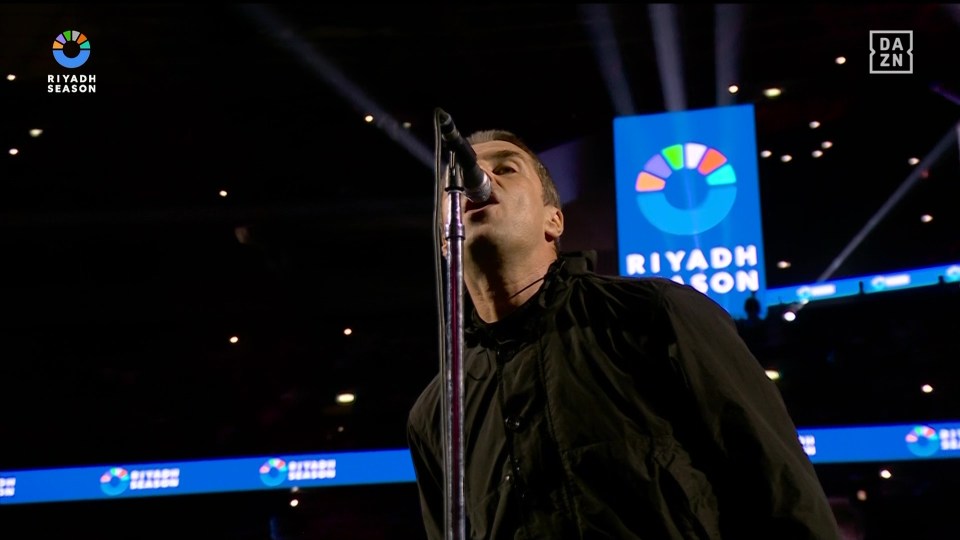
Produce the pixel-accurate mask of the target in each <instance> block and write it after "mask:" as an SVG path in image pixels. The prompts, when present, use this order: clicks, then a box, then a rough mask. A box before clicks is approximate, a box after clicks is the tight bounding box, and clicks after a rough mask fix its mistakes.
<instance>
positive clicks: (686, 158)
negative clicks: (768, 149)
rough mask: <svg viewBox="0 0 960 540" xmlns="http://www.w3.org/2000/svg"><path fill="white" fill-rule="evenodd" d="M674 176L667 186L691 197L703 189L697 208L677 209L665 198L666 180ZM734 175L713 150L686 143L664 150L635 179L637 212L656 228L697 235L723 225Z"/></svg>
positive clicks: (734, 192) (733, 195)
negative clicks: (675, 185) (674, 187)
mask: <svg viewBox="0 0 960 540" xmlns="http://www.w3.org/2000/svg"><path fill="white" fill-rule="evenodd" d="M677 172H681V173H682V172H687V174H685V175H684V174H678V175H677V176H675V177H674V180H671V182H674V181H676V182H682V183H683V184H684V185H682V186H678V187H680V188H682V189H683V190H684V191H685V193H687V194H691V193H693V192H695V191H697V190H699V189H702V187H703V186H695V185H692V183H694V182H699V183H701V184H703V185H705V187H706V195H705V196H704V197H703V198H702V200H701V201H699V203H698V204H693V205H691V206H688V207H685V208H680V207H677V206H675V205H674V204H673V203H671V202H670V200H669V199H668V198H667V194H666V193H665V191H664V190H665V189H666V188H667V180H668V179H670V177H671V176H673V175H674V173H677ZM736 184H737V175H736V172H735V171H734V170H733V166H732V165H730V164H729V163H727V157H726V156H724V155H723V154H722V153H720V151H719V150H717V149H715V148H710V147H708V146H706V145H703V144H699V143H693V142H688V143H685V144H675V145H673V146H668V147H666V148H664V149H663V150H661V151H660V153H659V154H656V155H654V156H653V157H651V158H650V159H649V160H647V164H646V165H644V166H643V171H641V172H640V175H639V176H637V184H636V191H637V204H638V205H639V206H640V211H641V212H643V215H644V216H646V218H647V219H648V220H649V221H650V223H652V224H653V225H654V226H655V227H656V228H658V229H660V230H661V231H664V232H667V233H670V234H677V235H692V234H699V233H702V232H704V231H707V230H709V229H711V228H713V227H715V226H716V225H717V224H718V223H720V222H721V221H723V218H725V217H727V214H729V213H730V209H732V208H733V203H734V201H736V199H737V186H736Z"/></svg>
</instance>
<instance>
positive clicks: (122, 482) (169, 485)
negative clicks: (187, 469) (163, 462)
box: [100, 467, 180, 497]
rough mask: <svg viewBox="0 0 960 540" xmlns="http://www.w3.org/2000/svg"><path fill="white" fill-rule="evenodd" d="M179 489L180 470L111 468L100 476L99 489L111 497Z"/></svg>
mask: <svg viewBox="0 0 960 540" xmlns="http://www.w3.org/2000/svg"><path fill="white" fill-rule="evenodd" d="M178 487H180V469H179V468H176V467H174V468H165V469H135V470H132V471H128V470H126V469H124V468H123V467H111V468H109V469H107V470H106V471H104V473H103V474H102V475H100V489H101V490H102V491H103V492H104V493H105V494H107V495H110V496H111V497H113V496H116V495H120V494H121V493H123V492H125V491H127V490H128V489H129V490H131V491H138V490H159V489H173V488H178Z"/></svg>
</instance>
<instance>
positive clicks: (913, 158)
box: [907, 157, 920, 165]
mask: <svg viewBox="0 0 960 540" xmlns="http://www.w3.org/2000/svg"><path fill="white" fill-rule="evenodd" d="M907 163H909V164H911V165H916V164H917V163H920V160H919V159H917V158H915V157H912V158H910V159H908V160H907Z"/></svg>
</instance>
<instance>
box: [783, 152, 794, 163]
mask: <svg viewBox="0 0 960 540" xmlns="http://www.w3.org/2000/svg"><path fill="white" fill-rule="evenodd" d="M792 159H793V156H791V155H790V154H784V155H782V156H780V161H782V162H784V163H789V162H790V161H791V160H792Z"/></svg>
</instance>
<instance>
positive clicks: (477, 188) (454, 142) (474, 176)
mask: <svg viewBox="0 0 960 540" xmlns="http://www.w3.org/2000/svg"><path fill="white" fill-rule="evenodd" d="M436 112H437V118H438V119H439V120H440V135H441V137H443V142H444V143H445V144H446V145H447V148H449V149H450V150H452V151H453V153H454V155H456V157H457V164H458V165H459V166H460V170H461V171H462V174H463V188H464V194H465V195H466V196H467V198H468V199H470V201H471V202H475V203H482V202H486V201H487V199H489V198H490V190H491V187H490V177H489V176H487V173H485V172H483V169H481V168H480V165H478V164H477V153H476V152H474V151H473V147H472V146H470V143H468V142H467V140H466V139H464V138H463V136H461V135H460V132H459V131H458V130H457V126H455V125H454V124H453V118H451V117H450V115H449V114H447V113H446V111H444V110H443V109H437V111H436Z"/></svg>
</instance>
